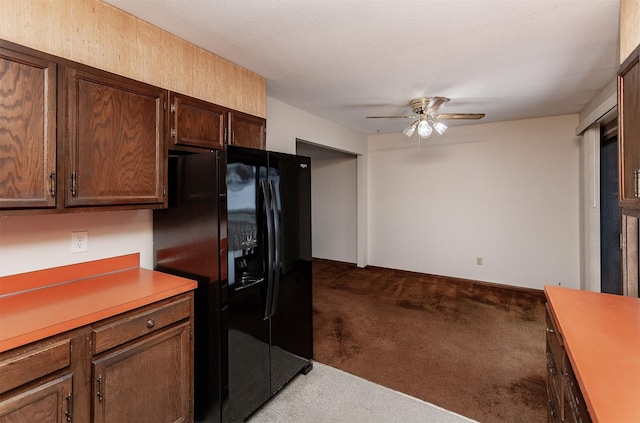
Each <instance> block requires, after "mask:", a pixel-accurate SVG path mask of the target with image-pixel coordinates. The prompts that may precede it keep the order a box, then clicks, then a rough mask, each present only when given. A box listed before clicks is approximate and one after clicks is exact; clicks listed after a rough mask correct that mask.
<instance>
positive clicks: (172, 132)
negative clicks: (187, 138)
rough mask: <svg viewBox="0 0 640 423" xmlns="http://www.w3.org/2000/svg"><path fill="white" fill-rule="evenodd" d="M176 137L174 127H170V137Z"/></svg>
mask: <svg viewBox="0 0 640 423" xmlns="http://www.w3.org/2000/svg"><path fill="white" fill-rule="evenodd" d="M175 137H176V128H171V138H175Z"/></svg>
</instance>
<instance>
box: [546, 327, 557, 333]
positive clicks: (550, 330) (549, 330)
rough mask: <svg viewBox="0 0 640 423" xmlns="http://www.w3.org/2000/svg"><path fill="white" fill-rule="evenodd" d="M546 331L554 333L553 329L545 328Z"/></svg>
mask: <svg viewBox="0 0 640 423" xmlns="http://www.w3.org/2000/svg"><path fill="white" fill-rule="evenodd" d="M547 333H556V331H555V330H553V329H549V328H547Z"/></svg>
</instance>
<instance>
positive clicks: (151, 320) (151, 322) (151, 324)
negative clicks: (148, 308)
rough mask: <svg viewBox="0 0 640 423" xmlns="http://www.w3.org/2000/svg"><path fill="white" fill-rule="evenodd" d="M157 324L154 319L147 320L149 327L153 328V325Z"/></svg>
mask: <svg viewBox="0 0 640 423" xmlns="http://www.w3.org/2000/svg"><path fill="white" fill-rule="evenodd" d="M155 325H156V322H155V320H153V319H149V320H147V327H148V328H149V329H151V328H152V327H154V326H155Z"/></svg>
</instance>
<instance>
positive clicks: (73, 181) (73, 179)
mask: <svg viewBox="0 0 640 423" xmlns="http://www.w3.org/2000/svg"><path fill="white" fill-rule="evenodd" d="M76 179H77V178H76V173H75V172H71V196H72V197H75V196H76Z"/></svg>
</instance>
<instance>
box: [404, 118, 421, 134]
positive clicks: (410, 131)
mask: <svg viewBox="0 0 640 423" xmlns="http://www.w3.org/2000/svg"><path fill="white" fill-rule="evenodd" d="M417 126H418V121H415V122H413V123H412V124H411V125H409V126H407V127H406V128H405V130H404V131H402V133H403V134H405V135H406V136H408V137H410V136H411V135H413V133H414V132H415V130H416V127H417Z"/></svg>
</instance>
